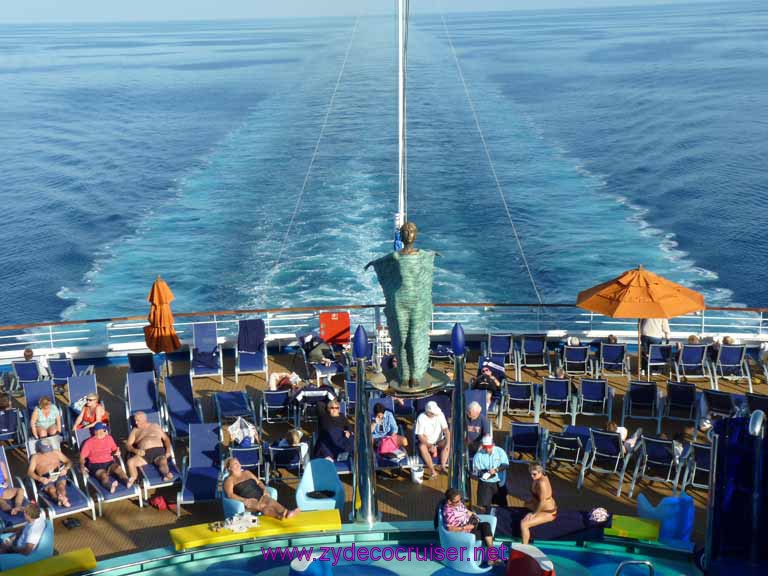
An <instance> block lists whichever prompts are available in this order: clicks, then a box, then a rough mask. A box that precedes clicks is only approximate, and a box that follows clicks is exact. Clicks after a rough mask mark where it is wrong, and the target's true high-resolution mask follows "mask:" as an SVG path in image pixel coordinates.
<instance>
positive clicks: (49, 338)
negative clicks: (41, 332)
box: [48, 326, 53, 350]
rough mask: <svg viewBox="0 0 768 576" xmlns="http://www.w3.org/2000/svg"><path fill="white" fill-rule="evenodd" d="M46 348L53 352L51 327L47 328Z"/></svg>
mask: <svg viewBox="0 0 768 576" xmlns="http://www.w3.org/2000/svg"><path fill="white" fill-rule="evenodd" d="M48 347H49V348H50V349H51V350H53V326H48Z"/></svg>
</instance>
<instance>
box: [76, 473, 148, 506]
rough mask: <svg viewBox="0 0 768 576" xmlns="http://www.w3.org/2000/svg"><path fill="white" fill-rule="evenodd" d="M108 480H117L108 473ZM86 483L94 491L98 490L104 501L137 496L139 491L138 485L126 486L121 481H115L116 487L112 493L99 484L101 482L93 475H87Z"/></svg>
mask: <svg viewBox="0 0 768 576" xmlns="http://www.w3.org/2000/svg"><path fill="white" fill-rule="evenodd" d="M109 479H110V481H115V480H117V477H116V476H114V475H112V474H110V475H109ZM88 485H89V486H90V487H91V488H92V489H93V490H94V491H96V492H98V493H99V494H100V495H101V497H102V498H104V501H105V502H109V501H110V500H122V499H124V498H129V497H132V496H138V495H139V492H138V489H139V487H138V486H132V487H130V488H126V486H125V484H123V483H122V482H118V483H117V488H116V489H115V492H114V494H113V493H111V492H110V491H109V488H105V487H104V486H102V485H101V482H99V481H98V480H97V479H96V478H94V477H93V476H88Z"/></svg>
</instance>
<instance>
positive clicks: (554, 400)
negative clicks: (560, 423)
mask: <svg viewBox="0 0 768 576" xmlns="http://www.w3.org/2000/svg"><path fill="white" fill-rule="evenodd" d="M542 390H543V395H542V400H541V411H542V412H543V413H544V414H554V415H558V416H568V417H569V418H570V420H571V425H575V424H576V402H575V401H574V398H573V396H572V395H571V381H570V380H569V379H568V378H544V381H543V383H542Z"/></svg>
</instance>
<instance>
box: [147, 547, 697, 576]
mask: <svg viewBox="0 0 768 576" xmlns="http://www.w3.org/2000/svg"><path fill="white" fill-rule="evenodd" d="M429 544H430V543H426V544H422V546H428V545H429ZM408 545H409V546H418V545H417V544H412V543H409V544H408ZM432 545H434V544H432ZM372 546H378V547H384V546H398V544H397V543H396V542H377V543H375V544H371V546H360V545H358V544H356V545H355V547H356V548H358V549H359V548H369V549H370V548H371V547H372ZM336 547H341V545H337V546H336ZM541 550H542V551H543V552H544V553H545V554H546V555H547V556H548V557H549V559H550V560H551V561H552V562H553V564H554V565H555V572H556V574H557V576H590V575H591V576H613V574H614V573H615V571H616V568H617V567H618V566H619V564H620V563H621V562H623V561H625V560H650V561H651V562H653V566H654V570H655V574H656V575H658V576H700V574H701V573H700V572H699V571H698V570H697V569H696V568H695V566H694V565H693V564H692V563H686V562H681V561H676V560H673V559H669V558H653V557H650V556H646V555H641V554H630V553H628V552H626V551H624V550H623V549H620V548H618V547H613V546H594V547H591V548H579V547H575V546H572V545H571V546H569V545H556V544H555V545H546V546H541ZM289 563H290V562H289V561H288V560H272V559H267V558H264V557H262V556H261V555H260V554H258V553H256V554H254V553H249V554H237V555H233V556H228V557H227V558H226V559H223V558H210V559H205V560H196V561H194V562H190V563H188V564H175V565H174V566H168V567H164V568H157V569H154V570H144V571H143V572H142V574H144V575H145V576H172V575H174V576H193V575H198V574H200V575H202V574H205V575H206V576H253V575H258V576H285V575H287V574H288V564H289ZM504 572H505V567H504V566H498V567H496V568H494V570H492V571H490V572H488V574H492V575H503V574H504ZM332 574H334V576H338V575H340V574H344V575H345V576H347V575H354V576H415V575H419V576H421V575H425V576H427V575H432V576H453V575H457V574H460V573H459V572H456V571H454V570H451V569H450V568H447V567H445V566H443V565H442V564H440V563H439V562H431V561H422V562H420V561H416V560H411V561H400V562H398V561H384V560H379V561H373V562H360V561H351V562H349V561H345V560H339V562H338V564H337V565H336V566H333V567H332ZM622 574H623V575H625V576H646V575H647V574H648V569H647V568H646V567H644V566H629V567H627V568H625V570H624V571H623V572H622Z"/></svg>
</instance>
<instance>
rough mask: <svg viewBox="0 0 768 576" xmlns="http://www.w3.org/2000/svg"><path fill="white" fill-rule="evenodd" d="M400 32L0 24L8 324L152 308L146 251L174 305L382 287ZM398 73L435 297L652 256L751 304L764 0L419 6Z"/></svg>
mask: <svg viewBox="0 0 768 576" xmlns="http://www.w3.org/2000/svg"><path fill="white" fill-rule="evenodd" d="M446 31H447V33H448V35H446ZM448 36H450V39H451V40H452V42H453V44H454V46H455V48H456V53H457V56H458V59H459V62H460V65H461V70H462V72H463V76H464V78H465V81H466V85H467V88H468V90H469V93H470V95H471V99H472V102H473V104H474V107H475V109H476V112H477V118H478V122H479V124H480V127H481V129H482V135H483V137H484V138H485V141H486V143H487V146H488V151H489V153H490V156H491V158H492V161H493V169H494V170H495V172H496V175H497V177H498V180H499V182H500V184H501V193H500V191H499V188H498V186H497V184H496V181H495V179H494V176H493V171H492V170H491V164H489V162H488V159H487V157H486V153H485V151H484V148H483V145H482V141H481V138H480V135H479V133H478V130H477V128H476V125H475V120H474V117H473V114H472V110H471V108H470V105H469V102H468V100H467V96H466V94H465V89H464V86H463V84H462V81H461V78H460V75H459V73H458V70H457V66H456V62H455V61H454V57H453V54H452V52H451V49H450V46H449V42H448ZM348 48H349V52H348V55H347V49H348ZM345 56H346V58H345ZM395 56H396V54H395V22H394V18H393V17H362V18H360V19H359V20H358V21H357V23H355V20H354V19H344V18H340V19H296V20H274V21H248V22H229V21H228V22H183V23H182V22H175V23H132V24H89V25H34V26H33V25H13V26H11V25H0V86H2V89H1V90H0V94H1V96H0V125H2V127H3V129H2V130H0V158H1V159H2V165H3V168H4V171H3V172H4V178H3V185H2V186H1V187H0V196H1V197H2V199H3V206H4V212H5V214H4V216H5V217H4V225H3V226H2V227H0V242H1V243H2V246H3V250H2V253H0V275H1V276H0V277H1V278H2V285H3V288H2V290H0V307H1V308H2V310H3V314H2V323H11V322H23V321H43V320H55V319H57V318H59V317H65V318H98V317H108V316H120V315H129V314H141V313H143V312H145V311H146V306H147V305H146V302H145V298H146V295H147V293H148V291H149V286H150V285H151V282H152V280H153V279H154V277H155V276H156V275H157V274H158V273H160V274H162V275H163V277H164V278H165V279H166V280H167V281H168V282H169V284H170V285H171V287H172V289H173V291H174V292H175V294H176V297H177V300H176V302H175V303H174V311H193V310H211V309H229V308H243V307H257V306H270V307H276V306H285V305H322V304H329V305H330V304H343V303H358V302H360V303H362V302H371V301H381V300H382V297H381V293H380V292H379V290H378V288H377V286H376V282H375V279H374V276H373V274H372V273H371V272H368V273H365V272H363V266H364V265H365V263H366V262H368V261H369V260H371V259H372V258H375V257H376V256H378V255H380V254H382V253H384V252H386V251H388V250H390V249H391V227H392V215H393V213H394V211H395V210H396V172H397V163H396V145H397V143H396V102H395V88H396V86H395V66H396V59H395ZM343 62H346V63H345V65H344V68H343V73H342V74H341V79H340V81H339V85H338V90H337V91H335V90H334V89H335V86H336V82H337V79H338V78H339V75H340V71H341V69H342V63H343ZM408 81H409V83H408V94H409V101H408V103H409V104H408V105H409V143H408V151H409V165H408V167H409V217H410V218H411V219H412V220H414V221H416V223H417V224H418V225H419V227H420V229H421V241H420V245H421V246H423V247H426V248H431V249H435V250H438V251H439V252H440V253H441V257H440V258H439V259H438V270H437V273H436V279H435V300H436V301H498V302H535V301H536V292H535V291H534V288H533V283H532V281H531V277H532V278H533V282H534V283H535V286H536V290H537V291H538V292H539V294H540V295H541V297H542V299H543V301H545V302H572V301H573V300H574V298H575V295H576V293H577V292H578V291H579V290H581V289H584V288H586V287H588V286H591V285H592V284H595V283H597V282H600V281H603V280H607V279H609V278H611V277H612V276H614V275H615V274H617V273H618V272H620V271H622V270H624V269H627V268H630V267H633V266H635V265H637V264H643V265H645V266H646V267H648V268H649V269H652V270H654V271H656V272H659V273H661V274H664V275H666V276H668V277H670V278H672V279H674V280H676V281H679V282H682V283H684V284H686V285H690V286H693V287H695V288H697V289H700V290H702V291H704V293H705V294H706V296H707V301H708V303H710V304H747V305H765V304H766V302H768V288H766V287H765V285H764V283H763V282H762V263H763V262H765V260H766V256H768V242H766V237H767V236H768V232H767V231H768V212H766V211H765V210H763V209H762V206H761V204H762V200H763V199H764V198H765V193H766V192H768V171H767V169H766V166H768V151H767V149H766V147H765V145H764V142H765V140H766V137H767V136H768V112H767V111H768V7H766V6H765V5H764V3H762V2H759V3H758V2H745V3H740V2H727V3H722V4H702V5H672V6H654V7H644V8H622V9H600V10H596V9H595V10H569V11H534V12H506V13H493V14H448V15H446V16H445V26H444V24H443V22H442V20H441V18H440V16H439V15H434V14H420V13H418V12H415V13H414V14H413V17H412V22H411V29H410V34H409V78H408ZM332 97H333V107H332V108H331V109H330V112H329V113H328V109H329V108H328V106H329V102H330V100H331V98H332ZM326 113H328V114H327V118H326ZM323 126H325V128H324V130H323V132H322V138H319V136H320V134H321V129H322V128H323ZM315 151H316V155H315V156H314V161H313V162H312V169H311V171H309V176H308V177H307V173H308V167H309V166H310V162H311V160H312V158H313V154H314V152H315ZM502 194H503V201H502ZM504 203H506V204H507V206H508V207H509V211H510V214H511V217H512V221H513V222H514V224H515V226H516V227H517V230H518V232H519V235H520V241H521V244H522V246H523V249H524V251H525V254H526V257H527V261H528V264H529V266H530V270H531V275H530V276H529V274H528V273H527V271H526V268H525V267H524V265H523V260H522V258H521V256H520V251H519V247H518V244H517V242H516V241H515V239H514V235H513V233H512V227H511V224H510V220H509V218H508V217H507V213H506V211H505V209H504Z"/></svg>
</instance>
